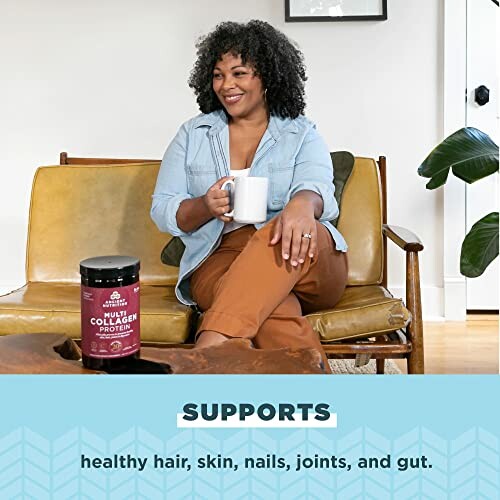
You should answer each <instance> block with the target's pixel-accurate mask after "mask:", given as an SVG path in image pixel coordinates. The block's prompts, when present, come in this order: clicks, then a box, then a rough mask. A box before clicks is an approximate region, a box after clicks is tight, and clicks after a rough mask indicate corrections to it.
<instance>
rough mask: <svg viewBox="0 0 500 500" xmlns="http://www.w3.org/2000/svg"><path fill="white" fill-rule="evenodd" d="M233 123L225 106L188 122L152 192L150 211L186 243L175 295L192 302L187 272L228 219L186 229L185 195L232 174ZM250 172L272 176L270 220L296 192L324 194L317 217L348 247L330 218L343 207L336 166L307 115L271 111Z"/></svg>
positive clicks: (161, 226)
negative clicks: (180, 217) (181, 214)
mask: <svg viewBox="0 0 500 500" xmlns="http://www.w3.org/2000/svg"><path fill="white" fill-rule="evenodd" d="M229 158H230V157H229V129H228V122H227V117H226V114H225V112H224V111H222V110H219V111H214V112H213V113H210V114H202V115H198V116H196V117H195V118H193V119H191V120H189V121H187V122H186V123H184V124H183V125H182V126H181V128H180V129H179V131H178V132H177V135H176V136H175V138H174V139H173V141H172V142H171V143H170V145H169V146H168V148H167V151H166V152H165V155H164V157H163V161H162V163H161V167H160V172H159V174H158V179H157V181H156V188H155V191H154V194H153V204H152V207H151V217H152V219H153V220H154V222H155V223H156V225H157V226H158V228H159V229H160V231H163V232H168V233H170V234H172V235H173V236H179V237H180V238H181V240H182V241H183V242H184V244H185V245H186V249H185V251H184V255H183V256H182V260H181V263H180V268H179V279H178V282H177V286H176V288H175V294H176V296H177V298H178V299H179V300H180V301H181V302H182V303H183V304H186V305H194V304H195V302H194V301H193V300H192V298H191V295H190V293H189V276H190V275H191V274H192V273H193V271H194V270H195V269H196V268H197V267H199V266H200V265H201V263H202V262H203V261H204V260H205V259H206V258H207V257H208V256H209V255H210V254H211V253H213V252H214V250H215V249H216V248H217V247H218V246H219V244H220V241H221V238H222V230H223V229H224V222H222V221H221V220H219V219H215V218H214V219H211V220H210V221H208V222H207V223H206V224H204V225H202V226H201V227H199V228H198V229H196V230H195V231H192V232H190V233H186V232H184V231H182V230H181V229H180V228H179V226H178V225H177V220H176V214H177V210H178V208H179V205H180V204H181V202H182V201H184V200H186V199H189V198H196V197H198V196H203V195H204V194H205V193H206V192H207V190H208V188H209V187H210V186H212V185H213V184H214V183H215V182H216V181H217V180H218V179H220V178H221V177H224V176H226V175H229V169H230V165H229ZM249 175H250V176H255V177H268V178H269V193H268V206H267V219H266V222H263V223H261V224H255V227H256V228H257V229H259V228H260V227H262V226H263V225H264V224H266V223H267V222H268V221H269V220H270V219H272V218H273V217H275V216H276V215H277V214H279V213H280V212H281V211H282V210H283V208H284V207H285V205H286V204H287V203H288V201H289V200H290V199H291V198H292V197H293V196H294V194H295V193H297V192H298V191H302V190H310V191H314V192H315V193H318V194H319V195H320V196H321V197H322V198H323V205H324V206H323V214H322V215H321V218H320V219H319V221H320V222H321V223H322V224H323V225H324V226H325V227H326V228H328V230H329V231H330V233H331V234H332V237H333V239H334V241H335V244H336V248H337V250H340V251H342V252H345V251H347V245H346V242H345V240H344V238H343V237H342V235H341V234H340V233H339V231H337V229H336V228H335V227H334V226H332V224H330V222H328V221H330V220H333V219H335V217H337V215H338V213H339V209H338V206H337V202H336V201H335V197H334V196H333V192H334V186H333V169H332V162H331V159H330V154H329V152H328V148H327V147H326V145H325V143H324V141H323V139H322V138H321V137H320V135H319V134H318V132H317V131H316V127H315V125H314V124H313V123H312V122H311V121H309V120H308V119H307V118H305V117H304V116H299V117H298V118H295V119H291V118H279V117H276V116H271V119H270V120H269V125H268V127H267V130H266V132H265V133H264V135H263V137H262V139H261V141H260V144H259V147H258V148H257V151H256V153H255V156H254V159H253V162H252V165H251V166H250V172H249Z"/></svg>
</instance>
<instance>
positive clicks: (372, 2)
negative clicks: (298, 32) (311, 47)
mask: <svg viewBox="0 0 500 500" xmlns="http://www.w3.org/2000/svg"><path fill="white" fill-rule="evenodd" d="M386 20H387V0H285V22H287V23H302V22H343V21H386Z"/></svg>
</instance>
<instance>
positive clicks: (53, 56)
mask: <svg viewBox="0 0 500 500" xmlns="http://www.w3.org/2000/svg"><path fill="white" fill-rule="evenodd" d="M253 18H260V19H263V20H266V21H269V22H270V23H272V24H273V25H274V26H276V27H277V28H278V29H281V30H282V31H284V32H285V33H286V34H287V35H288V36H290V37H291V38H292V39H294V40H295V41H296V42H298V43H299V45H300V46H301V48H302V49H303V51H304V54H305V60H306V64H307V67H308V76H309V81H308V84H307V95H308V101H307V102H308V106H307V109H306V112H307V115H308V116H309V117H310V118H311V119H313V120H314V121H315V122H316V123H317V124H318V127H319V130H320V132H321V133H322V135H323V136H324V137H325V139H326V141H327V143H328V145H329V146H330V148H331V150H339V149H348V150H350V151H352V152H353V153H355V154H357V155H365V156H378V155H379V154H384V155H386V156H387V157H388V169H389V170H388V184H389V197H388V207H389V222H390V223H392V224H395V225H403V226H406V227H409V228H411V229H412V230H414V231H415V232H416V233H417V234H418V235H419V236H420V237H421V239H422V241H423V242H424V244H425V247H426V250H425V251H424V253H423V254H422V256H421V278H422V285H423V301H424V315H425V316H426V317H433V316H437V315H441V314H442V281H443V269H442V249H443V241H442V234H443V227H442V192H441V191H438V192H428V191H426V190H425V187H424V186H425V181H424V179H422V178H419V177H418V175H417V173H416V169H417V167H418V165H419V164H420V162H421V161H422V160H423V159H424V158H425V156H426V155H427V153H428V152H429V151H430V150H431V149H432V148H433V146H434V145H435V144H436V143H438V142H439V141H440V140H441V139H442V121H443V116H442V107H443V105H442V94H443V89H442V29H443V26H442V24H443V12H442V0H405V1H392V2H389V20H388V21H386V22H354V23H287V24H285V22H284V2H283V1H282V0H253V1H252V2H248V1H241V0H233V1H228V0H218V1H217V2H208V1H207V0H184V1H182V2H178V1H165V0H148V1H139V0H106V1H103V0H87V1H77V0H72V1H69V0H68V1H62V0H45V1H44V2H39V1H35V0H0V60H1V61H2V64H1V66H0V72H1V75H0V234H1V238H2V244H1V245H0V292H5V291H7V290H8V289H12V288H15V287H17V286H20V285H22V284H23V283H24V257H25V244H26V227H27V218H28V208H29V195H30V188H31V182H32V177H33V173H34V171H35V169H36V167H37V166H39V165H43V164H57V162H58V153H59V152H60V151H69V152H70V153H72V154H73V155H75V156H122V157H146V158H147V157H153V158H158V157H161V155H162V154H163V151H164V149H165V147H166V145H167V144H168V142H169V140H170V138H171V137H172V135H173V134H174V133H175V131H176V129H177V127H178V126H179V124H180V123H181V122H182V121H184V120H186V119H187V118H189V117H191V116H192V115H194V114H195V113H197V108H196V105H195V102H194V99H193V96H192V93H191V90H190V89H189V88H188V87H187V84H186V80H187V78H188V74H189V72H190V69H191V65H192V63H193V60H194V54H195V49H194V41H195V39H196V38H197V37H198V36H199V35H200V34H203V33H206V32H207V31H209V30H210V29H211V28H212V27H213V26H214V25H215V24H216V23H217V22H220V21H222V20H242V21H243V20H249V19H253ZM389 258H390V274H389V283H390V287H391V288H393V289H400V288H401V287H403V285H404V279H405V277H404V276H405V275H404V256H403V253H402V252H399V251H398V250H396V249H393V248H391V251H390V253H389Z"/></svg>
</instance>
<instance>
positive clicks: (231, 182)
mask: <svg viewBox="0 0 500 500" xmlns="http://www.w3.org/2000/svg"><path fill="white" fill-rule="evenodd" d="M228 184H231V185H232V186H233V188H234V181H233V180H232V179H229V180H227V181H224V184H222V186H221V187H220V188H221V189H224V188H225V187H226V186H227V185H228ZM233 214H234V208H233V209H232V210H231V211H230V212H228V213H227V214H224V216H225V217H233Z"/></svg>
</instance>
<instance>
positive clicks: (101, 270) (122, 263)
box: [80, 255, 141, 279]
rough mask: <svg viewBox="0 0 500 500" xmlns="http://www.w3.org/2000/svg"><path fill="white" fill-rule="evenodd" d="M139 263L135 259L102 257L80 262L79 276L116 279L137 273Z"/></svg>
mask: <svg viewBox="0 0 500 500" xmlns="http://www.w3.org/2000/svg"><path fill="white" fill-rule="evenodd" d="M140 267H141V263H140V261H139V259H138V258H137V257H129V256H127V255H104V256H100V257H91V258H90V259H85V260H82V261H81V262H80V274H81V275H82V276H85V277H86V278H90V279H92V278H94V279H96V278H98V279H117V278H123V277H124V276H129V275H134V274H137V273H138V272H139V269H140Z"/></svg>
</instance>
